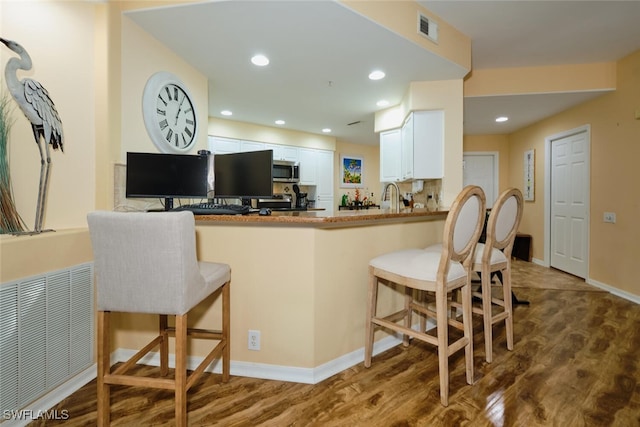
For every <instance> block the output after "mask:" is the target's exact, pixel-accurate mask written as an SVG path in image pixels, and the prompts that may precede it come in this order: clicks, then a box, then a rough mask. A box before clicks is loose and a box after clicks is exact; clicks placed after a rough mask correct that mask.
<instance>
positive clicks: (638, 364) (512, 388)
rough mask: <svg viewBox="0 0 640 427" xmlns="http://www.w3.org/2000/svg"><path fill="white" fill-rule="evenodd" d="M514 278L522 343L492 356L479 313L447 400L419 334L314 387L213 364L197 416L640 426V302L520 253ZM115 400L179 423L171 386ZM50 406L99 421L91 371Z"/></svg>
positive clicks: (126, 415) (194, 407)
mask: <svg viewBox="0 0 640 427" xmlns="http://www.w3.org/2000/svg"><path fill="white" fill-rule="evenodd" d="M513 283H514V288H515V292H516V294H517V297H518V298H519V299H521V300H528V301H530V305H528V306H526V305H521V306H516V307H515V310H514V315H515V317H514V341H515V345H514V350H513V351H511V352H509V351H507V349H506V341H505V336H504V327H502V326H495V327H494V331H495V332H494V361H493V363H491V364H487V363H486V362H485V361H484V346H483V341H482V339H483V336H482V324H481V323H480V319H479V318H476V319H475V321H474V343H475V349H474V352H475V357H474V359H475V369H476V371H475V379H476V383H475V384H474V385H473V386H469V385H467V384H466V382H465V375H464V356H463V352H459V353H458V354H457V355H456V356H454V357H452V358H451V360H450V362H449V363H450V367H451V370H452V371H451V377H450V381H451V395H450V405H449V406H448V407H447V408H444V407H442V406H441V405H440V398H439V388H438V387H439V386H438V359H437V355H436V353H435V351H434V349H433V347H431V346H428V345H427V344H424V343H417V342H412V343H411V345H410V346H409V347H408V348H406V349H405V348H402V347H401V346H399V347H396V348H393V349H391V350H388V351H386V352H385V353H383V354H380V355H378V356H376V357H374V359H373V362H372V366H371V368H369V369H366V368H364V366H363V364H362V363H360V364H358V365H356V366H354V367H352V368H350V369H347V370H346V371H344V372H341V373H340V374H338V375H335V376H333V377H331V378H329V379H327V380H325V381H323V382H322V383H319V384H315V385H308V384H295V383H287V382H282V381H268V380H259V379H252V378H243V377H234V376H232V377H231V380H230V382H229V383H227V384H222V383H221V382H220V377H219V376H218V375H213V374H205V375H204V379H203V380H202V381H200V383H199V384H197V385H195V386H194V387H193V388H192V389H191V391H190V393H189V397H188V410H189V424H190V425H192V426H214V425H219V426H367V427H369V426H461V425H467V426H562V427H571V426H576V427H578V426H579V427H581V426H624V427H628V426H640V306H638V305H636V304H634V303H632V302H629V301H626V300H624V299H622V298H619V297H616V296H613V295H611V294H608V293H606V292H603V291H601V290H599V289H597V288H593V287H591V286H589V285H586V284H585V283H584V281H583V280H580V279H577V278H574V277H572V276H569V275H566V274H564V273H560V272H557V271H554V270H549V269H546V268H543V267H539V266H536V265H533V264H531V263H526V262H523V261H516V262H515V263H514V271H513ZM363 286H364V285H363ZM563 286H564V287H565V288H563ZM363 304H364V301H363ZM363 339H364V338H363ZM139 371H140V373H141V374H142V373H147V372H156V373H157V371H158V368H155V367H144V366H141V367H140V368H139ZM111 399H112V409H111V419H112V425H114V426H129V425H131V426H134V425H135V426H147V425H158V426H164V425H167V426H169V425H173V395H172V394H171V393H170V392H166V391H156V390H154V391H149V390H146V389H134V388H125V387H114V388H113V391H112V398H111ZM52 409H57V410H59V411H61V410H67V411H68V412H69V416H70V418H69V419H68V420H66V421H64V422H59V421H58V422H56V421H47V422H46V423H45V422H44V421H37V422H33V423H31V424H30V425H31V426H39V425H47V426H49V425H58V424H62V423H63V424H64V425H65V426H94V425H95V423H96V383H95V381H92V382H91V383H89V384H87V385H86V386H84V387H82V389H80V390H79V391H77V392H76V393H74V394H73V395H71V396H70V397H68V398H67V399H65V400H64V401H62V402H61V403H60V404H59V405H58V406H57V407H56V408H52Z"/></svg>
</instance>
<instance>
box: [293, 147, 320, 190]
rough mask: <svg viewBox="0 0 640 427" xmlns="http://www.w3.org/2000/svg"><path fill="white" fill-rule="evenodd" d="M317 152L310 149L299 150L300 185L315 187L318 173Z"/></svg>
mask: <svg viewBox="0 0 640 427" xmlns="http://www.w3.org/2000/svg"><path fill="white" fill-rule="evenodd" d="M318 151H319V150H314V149H312V148H300V149H299V150H298V158H299V163H300V185H316V183H317V171H318Z"/></svg>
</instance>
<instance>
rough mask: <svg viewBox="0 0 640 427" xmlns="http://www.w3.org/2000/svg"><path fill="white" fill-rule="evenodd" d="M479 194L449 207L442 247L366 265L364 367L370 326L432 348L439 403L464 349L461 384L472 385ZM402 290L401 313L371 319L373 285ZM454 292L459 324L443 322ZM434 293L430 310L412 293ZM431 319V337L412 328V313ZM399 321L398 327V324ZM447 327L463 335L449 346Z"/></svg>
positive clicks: (473, 191)
mask: <svg viewBox="0 0 640 427" xmlns="http://www.w3.org/2000/svg"><path fill="white" fill-rule="evenodd" d="M484 214H485V195H484V192H483V191H482V189H481V188H480V187H478V186H467V187H465V188H464V189H463V190H462V192H461V193H460V194H459V195H458V197H457V198H456V200H455V201H454V202H453V204H452V205H451V209H450V211H449V213H448V215H447V219H446V221H445V226H444V236H443V243H442V244H441V245H438V246H437V247H431V248H428V249H406V250H400V251H395V252H391V253H388V254H384V255H381V256H379V257H376V258H374V259H372V260H371V261H370V262H369V294H368V301H367V319H366V333H365V352H364V354H365V356H364V366H365V367H370V366H371V356H372V352H373V340H374V332H375V328H376V327H378V326H379V327H383V328H385V329H389V330H392V331H396V332H400V333H402V334H403V335H404V345H405V346H407V345H409V337H412V338H417V339H419V340H421V341H425V342H427V343H429V344H432V345H435V346H436V347H437V349H438V361H439V372H440V402H441V403H442V405H443V406H447V405H448V404H449V356H450V355H452V354H454V353H455V352H457V351H459V350H461V349H464V351H465V364H466V376H467V383H468V384H473V381H474V380H473V331H472V324H471V320H472V319H471V261H472V254H473V250H474V248H475V246H476V243H477V242H478V237H479V236H480V232H481V231H482V225H483V219H484ZM379 284H383V285H386V286H389V287H390V288H391V289H395V288H396V285H400V286H401V287H403V288H404V295H405V303H404V308H403V309H402V310H400V311H397V312H395V313H392V314H389V315H386V316H384V317H380V316H378V314H377V299H378V285H379ZM455 289H461V290H462V313H463V314H462V322H459V321H457V320H456V319H455V318H449V317H448V299H449V295H450V294H451V292H452V291H453V290H455ZM418 292H420V293H426V292H428V293H431V294H435V311H433V310H431V309H429V308H428V307H427V306H425V305H424V304H421V303H420V299H415V296H416V293H418ZM414 311H415V312H417V313H418V314H419V315H420V316H421V325H422V324H423V322H422V319H424V317H426V316H428V317H430V318H434V319H435V320H436V332H437V333H436V336H433V335H429V334H427V333H426V332H425V330H424V327H423V326H421V327H420V329H419V330H415V329H413V328H412V326H413V325H412V314H413V312H414ZM399 321H402V323H398V322H399ZM449 325H451V326H453V327H455V328H457V329H460V330H462V331H463V336H462V337H461V338H459V339H457V340H455V341H454V342H452V343H449V333H448V327H449Z"/></svg>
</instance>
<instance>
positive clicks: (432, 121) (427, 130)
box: [400, 110, 444, 181]
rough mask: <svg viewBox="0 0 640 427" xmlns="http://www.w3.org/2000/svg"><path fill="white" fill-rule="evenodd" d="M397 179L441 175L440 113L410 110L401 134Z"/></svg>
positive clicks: (441, 126) (442, 149) (442, 121)
mask: <svg viewBox="0 0 640 427" xmlns="http://www.w3.org/2000/svg"><path fill="white" fill-rule="evenodd" d="M401 134H402V136H401V162H400V163H401V167H400V169H401V179H402V180H403V181H406V180H413V179H437V178H442V177H443V175H444V111H442V110H433V111H414V112H413V113H411V114H410V115H409V116H408V117H407V119H406V121H405V123H404V125H403V126H402V131H401Z"/></svg>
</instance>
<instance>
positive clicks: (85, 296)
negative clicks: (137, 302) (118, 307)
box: [0, 263, 94, 421]
mask: <svg viewBox="0 0 640 427" xmlns="http://www.w3.org/2000/svg"><path fill="white" fill-rule="evenodd" d="M93 313H94V311H93V264H92V263H89V264H81V265H78V266H75V267H70V268H68V269H65V270H60V271H54V272H50V273H46V274H43V275H39V276H35V277H30V278H25V279H21V280H17V281H15V282H9V283H2V284H0V413H5V412H4V411H10V410H18V409H20V408H22V407H24V406H25V405H27V404H29V403H30V402H32V401H33V400H35V399H38V398H39V397H41V396H42V395H44V394H45V393H47V392H48V391H50V390H52V389H53V388H55V387H57V386H59V385H60V384H62V383H63V382H65V381H67V380H68V379H70V378H71V377H73V376H74V375H76V374H78V373H79V372H81V371H82V370H84V369H86V368H87V367H88V366H89V365H91V364H92V363H93V329H94V328H93V326H94V322H93ZM0 421H1V420H0Z"/></svg>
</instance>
